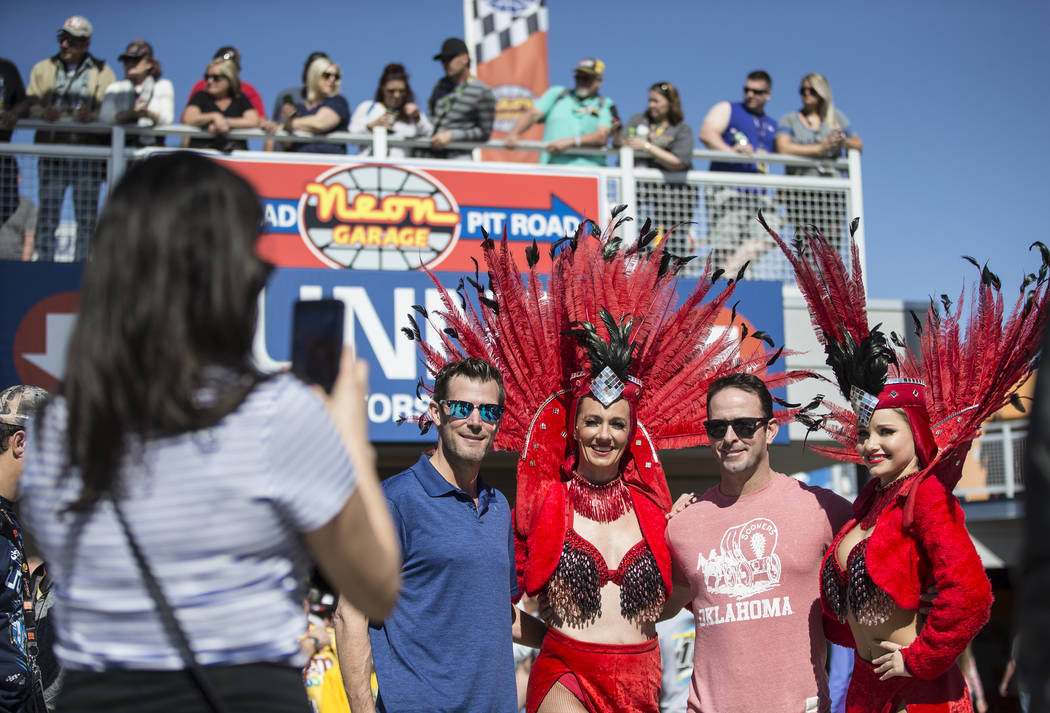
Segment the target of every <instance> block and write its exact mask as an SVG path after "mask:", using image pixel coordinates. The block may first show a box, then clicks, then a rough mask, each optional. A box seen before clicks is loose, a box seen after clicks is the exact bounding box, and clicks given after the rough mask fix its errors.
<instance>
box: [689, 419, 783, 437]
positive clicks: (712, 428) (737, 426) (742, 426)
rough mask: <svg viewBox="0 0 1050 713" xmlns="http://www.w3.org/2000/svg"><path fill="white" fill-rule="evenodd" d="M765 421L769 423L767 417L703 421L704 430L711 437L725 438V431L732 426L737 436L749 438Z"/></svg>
mask: <svg viewBox="0 0 1050 713" xmlns="http://www.w3.org/2000/svg"><path fill="white" fill-rule="evenodd" d="M767 423H769V419H768V418H734V419H732V420H729V421H726V420H725V419H712V420H710V421H704V430H706V431H707V435H709V436H711V438H725V435H726V431H728V430H729V427H730V426H732V427H733V433H735V434H736V435H737V436H738V437H739V438H751V436H753V435H755V431H757V430H758V429H759V428H760V427H762V426H765V425H766V424H767Z"/></svg>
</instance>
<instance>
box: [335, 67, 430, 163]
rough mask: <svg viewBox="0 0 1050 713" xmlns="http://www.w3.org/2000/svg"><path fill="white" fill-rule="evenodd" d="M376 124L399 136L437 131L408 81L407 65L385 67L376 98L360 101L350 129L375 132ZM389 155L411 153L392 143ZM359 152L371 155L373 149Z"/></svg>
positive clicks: (363, 154) (410, 137)
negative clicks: (417, 100)
mask: <svg viewBox="0 0 1050 713" xmlns="http://www.w3.org/2000/svg"><path fill="white" fill-rule="evenodd" d="M377 126H381V127H383V128H385V129H386V131H387V134H389V135H390V136H393V137H396V138H399V139H414V138H417V137H422V136H430V134H431V133H432V132H433V130H434V126H433V124H431V123H430V120H429V119H428V118H427V117H426V114H424V113H423V112H422V111H420V110H419V107H418V106H417V105H416V96H415V94H413V93H412V87H411V86H410V85H409V83H408V72H406V71H405V67H404V65H401V64H399V63H397V62H392V63H390V64H388V65H387V66H386V67H384V68H383V74H382V76H380V78H379V86H378V87H376V95H375V98H374V99H371V100H368V101H363V102H361V103H360V104H358V105H357V108H356V109H354V115H353V116H352V117H350V131H352V132H354V133H361V132H366V131H372V130H373V129H374V128H376V127H377ZM387 154H388V155H389V156H391V157H395V158H401V157H404V156H407V155H408V152H407V151H406V150H405V149H404V148H401V147H399V146H393V147H391V148H390V149H389V150H388V151H387ZM360 155H362V156H371V155H372V149H371V148H370V147H365V148H363V149H362V151H361V153H360Z"/></svg>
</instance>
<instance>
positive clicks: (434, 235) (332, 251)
mask: <svg viewBox="0 0 1050 713" xmlns="http://www.w3.org/2000/svg"><path fill="white" fill-rule="evenodd" d="M299 234H300V236H301V237H302V238H303V241H304V242H305V243H306V246H307V247H308V248H309V249H310V250H311V251H312V252H313V253H314V254H315V255H316V256H317V257H318V259H320V260H321V261H322V262H324V263H325V264H326V265H328V266H330V267H334V268H340V267H349V268H354V269H357V270H415V269H418V268H419V267H421V266H424V265H425V266H427V267H434V266H435V265H437V264H438V263H440V262H441V261H442V260H443V259H444V258H445V256H447V255H448V254H449V253H450V252H451V251H452V249H453V247H455V244H456V241H457V240H458V239H459V206H457V205H456V202H455V200H454V199H453V197H452V194H451V193H449V191H448V190H447V189H446V188H445V187H444V186H442V185H441V184H440V183H438V182H437V181H436V180H434V179H433V178H431V177H430V176H427V175H425V174H423V173H420V172H417V171H411V170H409V169H405V168H401V167H400V166H386V165H382V164H363V165H359V166H352V167H350V168H345V167H340V168H335V169H332V170H331V171H328V172H326V173H324V174H322V175H320V176H318V178H317V180H316V181H314V182H313V183H309V184H307V185H306V188H305V189H304V191H303V195H302V197H301V198H300V199H299Z"/></svg>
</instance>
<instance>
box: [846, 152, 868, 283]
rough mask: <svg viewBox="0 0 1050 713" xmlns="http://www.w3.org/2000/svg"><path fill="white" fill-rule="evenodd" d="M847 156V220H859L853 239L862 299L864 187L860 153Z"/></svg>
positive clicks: (865, 267)
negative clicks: (858, 259)
mask: <svg viewBox="0 0 1050 713" xmlns="http://www.w3.org/2000/svg"><path fill="white" fill-rule="evenodd" d="M848 155H849V183H850V187H849V202H850V209H851V210H852V212H853V215H852V216H847V219H848V220H853V218H860V226H859V227H858V228H857V232H856V234H854V236H853V239H854V240H855V241H856V243H857V252H858V253H859V254H860V274H861V275H863V276H864V297H865V298H866V297H867V296H868V251H867V245H866V243H865V240H864V232H865V231H864V185H863V181H862V179H861V175H860V151H858V150H857V149H850V150H849V152H848Z"/></svg>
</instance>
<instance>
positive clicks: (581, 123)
mask: <svg viewBox="0 0 1050 713" xmlns="http://www.w3.org/2000/svg"><path fill="white" fill-rule="evenodd" d="M604 75H605V63H604V62H602V61H601V60H600V59H594V58H593V57H588V58H586V59H581V60H580V62H579V64H577V65H576V70H575V71H574V79H575V86H574V88H572V89H569V88H568V87H560V86H555V87H551V88H550V89H548V90H547V91H546V92H544V93H543V96H542V97H540V100H539V101H538V102H536V104H535V105H534V106H533V107H532V109H531V110H529V112H528V113H526V114H522V115H521V117H520V118H519V119H518V121H517V122H516V123H515V124H514V128H512V129H511V130H510V133H509V134H507V137H506V138H505V139H504V140H503V143H504V144H505V145H506V146H507V147H508V148H514V147H515V146H517V145H518V137H519V136H521V134H523V133H524V132H525V131H527V130H528V129H529V127H530V126H532V125H533V124H535V123H536V122H537V121H542V122H543V123H544V130H543V141H544V142H545V143H546V144H547V145H546V147H545V150H544V152H543V153H542V154H541V155H540V163H557V164H568V165H573V166H604V165H605V163H606V162H605V156H583V155H580V154H575V155H574V154H571V153H568V154H567V153H565V152H566V151H571V150H572V149H573V148H579V147H581V146H588V147H593V148H600V147H602V146H605V144H606V142H607V141H608V140H609V136H610V135H611V134H612V127H613V118H612V110H613V103H612V100H610V99H609V98H608V97H603V96H600V95H599V94H598V90H599V89H600V88H601V86H602V79H603V78H604Z"/></svg>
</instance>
